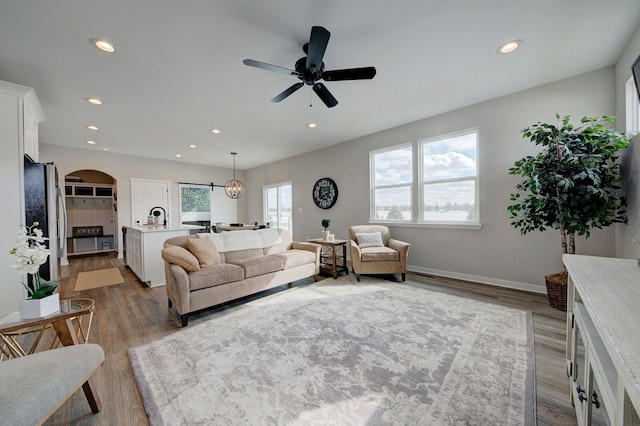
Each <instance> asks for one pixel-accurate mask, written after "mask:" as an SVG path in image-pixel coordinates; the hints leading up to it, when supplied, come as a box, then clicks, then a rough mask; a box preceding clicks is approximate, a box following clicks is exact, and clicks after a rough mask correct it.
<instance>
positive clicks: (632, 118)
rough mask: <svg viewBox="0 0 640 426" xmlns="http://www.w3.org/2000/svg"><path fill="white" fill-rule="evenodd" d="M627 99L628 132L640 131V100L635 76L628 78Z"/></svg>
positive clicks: (626, 86)
mask: <svg viewBox="0 0 640 426" xmlns="http://www.w3.org/2000/svg"><path fill="white" fill-rule="evenodd" d="M625 100H626V132H627V133H636V132H640V101H639V100H638V92H637V90H636V84H635V81H634V80H633V76H631V78H629V80H627V83H626V85H625Z"/></svg>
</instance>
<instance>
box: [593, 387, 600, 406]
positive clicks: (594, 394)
mask: <svg viewBox="0 0 640 426" xmlns="http://www.w3.org/2000/svg"><path fill="white" fill-rule="evenodd" d="M591 403H592V404H593V405H595V406H596V408H600V400H599V399H598V394H597V393H596V391H593V392H592V393H591Z"/></svg>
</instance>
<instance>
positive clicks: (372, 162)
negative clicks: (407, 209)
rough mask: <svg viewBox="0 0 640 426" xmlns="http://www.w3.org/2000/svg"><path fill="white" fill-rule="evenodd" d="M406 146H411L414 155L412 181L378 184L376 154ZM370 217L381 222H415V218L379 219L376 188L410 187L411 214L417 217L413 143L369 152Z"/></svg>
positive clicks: (413, 158)
mask: <svg viewBox="0 0 640 426" xmlns="http://www.w3.org/2000/svg"><path fill="white" fill-rule="evenodd" d="M406 148H411V157H412V169H413V170H412V174H411V181H410V182H406V183H397V184H390V185H380V186H376V185H375V182H376V165H375V156H376V155H377V154H382V153H385V152H391V151H399V150H403V149H406ZM369 182H370V185H369V188H370V191H369V200H370V201H369V218H370V222H381V223H406V224H409V223H413V219H412V220H389V219H379V218H376V190H377V189H391V188H406V187H408V188H409V190H410V193H411V198H410V200H409V202H410V205H411V216H412V218H415V202H414V200H415V195H414V194H415V191H414V182H415V147H414V146H413V143H405V144H402V145H395V146H392V147H388V148H383V149H378V150H375V151H371V152H369Z"/></svg>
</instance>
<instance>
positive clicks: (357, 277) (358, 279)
mask: <svg viewBox="0 0 640 426" xmlns="http://www.w3.org/2000/svg"><path fill="white" fill-rule="evenodd" d="M354 274H356V273H355V272H354ZM356 281H358V282H360V274H356Z"/></svg>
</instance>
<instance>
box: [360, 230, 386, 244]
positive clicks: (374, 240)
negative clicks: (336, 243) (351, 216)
mask: <svg viewBox="0 0 640 426" xmlns="http://www.w3.org/2000/svg"><path fill="white" fill-rule="evenodd" d="M356 239H357V240H358V246H360V248H364V247H384V244H382V233H381V232H380V231H378V232H371V233H365V232H356Z"/></svg>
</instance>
